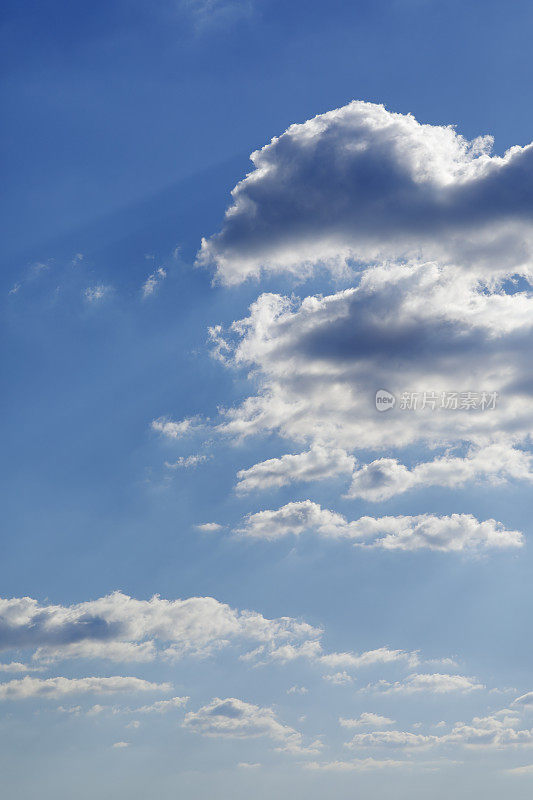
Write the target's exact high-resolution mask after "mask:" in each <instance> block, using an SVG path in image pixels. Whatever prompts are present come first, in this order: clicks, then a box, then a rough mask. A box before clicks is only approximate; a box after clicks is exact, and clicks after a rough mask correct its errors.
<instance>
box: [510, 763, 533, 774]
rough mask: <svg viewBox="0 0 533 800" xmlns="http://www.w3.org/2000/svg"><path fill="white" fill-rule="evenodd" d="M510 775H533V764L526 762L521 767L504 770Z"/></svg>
mask: <svg viewBox="0 0 533 800" xmlns="http://www.w3.org/2000/svg"><path fill="white" fill-rule="evenodd" d="M504 772H506V773H507V774H508V775H533V764H524V765H523V766H521V767H512V768H511V769H506V770H504Z"/></svg>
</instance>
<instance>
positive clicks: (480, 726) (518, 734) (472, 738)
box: [346, 709, 533, 749]
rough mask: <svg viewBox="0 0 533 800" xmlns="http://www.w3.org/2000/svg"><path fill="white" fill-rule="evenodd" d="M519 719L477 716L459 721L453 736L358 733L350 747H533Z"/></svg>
mask: <svg viewBox="0 0 533 800" xmlns="http://www.w3.org/2000/svg"><path fill="white" fill-rule="evenodd" d="M519 724H520V718H519V717H518V716H516V715H515V714H513V713H512V712H511V711H510V710H509V709H502V710H501V711H497V712H495V713H494V714H491V715H489V716H486V717H474V718H473V720H472V722H471V723H465V722H457V723H456V724H455V725H454V726H453V727H452V730H451V731H450V733H446V734H443V735H441V736H435V735H424V734H418V733H411V732H409V731H399V730H389V731H375V732H373V733H360V734H356V735H355V736H354V737H353V738H352V739H351V740H350V741H349V742H348V743H347V744H346V746H347V747H352V748H359V747H395V748H420V747H430V746H436V745H439V746H440V745H460V746H461V747H467V748H478V749H479V748H493V747H497V748H503V747H513V746H520V745H532V744H533V731H531V730H529V729H522V730H521V729H520V728H519Z"/></svg>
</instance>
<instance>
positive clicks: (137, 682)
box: [0, 676, 172, 700]
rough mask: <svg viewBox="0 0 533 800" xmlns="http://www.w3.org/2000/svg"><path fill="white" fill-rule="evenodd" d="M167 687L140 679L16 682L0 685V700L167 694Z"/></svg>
mask: <svg viewBox="0 0 533 800" xmlns="http://www.w3.org/2000/svg"><path fill="white" fill-rule="evenodd" d="M171 689H172V686H171V684H169V683H159V684H158V683H150V682H149V681H145V680H142V679H141V678H131V677H121V676H114V677H112V678H93V677H91V678H62V677H58V678H29V677H26V678H19V679H17V680H12V681H8V682H6V683H0V700H21V699H25V698H27V697H44V698H48V697H50V698H56V697H64V696H67V695H72V694H74V695H77V694H87V693H91V694H112V693H115V692H153V691H160V692H168V691H170V690H171Z"/></svg>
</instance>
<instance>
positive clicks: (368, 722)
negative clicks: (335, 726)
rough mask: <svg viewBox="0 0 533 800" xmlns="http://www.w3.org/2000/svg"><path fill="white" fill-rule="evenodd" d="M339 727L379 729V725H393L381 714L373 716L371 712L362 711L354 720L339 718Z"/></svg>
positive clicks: (392, 722)
mask: <svg viewBox="0 0 533 800" xmlns="http://www.w3.org/2000/svg"><path fill="white" fill-rule="evenodd" d="M339 725H342V727H343V728H362V727H365V726H368V727H372V728H379V726H380V725H394V720H393V719H390V718H389V717H384V716H382V715H381V714H374V713H373V712H372V711H363V713H362V714H360V715H359V716H358V717H356V718H355V719H346V718H345V717H339Z"/></svg>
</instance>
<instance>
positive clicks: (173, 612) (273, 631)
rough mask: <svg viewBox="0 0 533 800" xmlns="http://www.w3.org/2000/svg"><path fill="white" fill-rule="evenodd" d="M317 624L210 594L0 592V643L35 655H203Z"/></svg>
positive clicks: (314, 632) (287, 636) (286, 638)
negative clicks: (63, 602)
mask: <svg viewBox="0 0 533 800" xmlns="http://www.w3.org/2000/svg"><path fill="white" fill-rule="evenodd" d="M320 635H321V631H320V630H319V629H317V628H313V627H312V626H311V625H308V624H307V623H305V622H300V621H298V620H296V619H292V618H290V617H282V618H280V619H275V620H269V619H266V618H265V617H263V616H262V615H261V614H258V613H255V612H253V611H247V610H244V611H239V610H236V609H232V608H231V607H230V606H228V605H226V604H224V603H220V602H218V601H217V600H215V599H214V598H212V597H191V598H188V599H186V600H164V599H162V598H160V597H158V596H154V597H152V599H151V600H137V599H135V598H132V597H129V596H128V595H125V594H122V593H121V592H114V593H113V594H110V595H107V596H105V597H102V598H100V599H98V600H91V601H88V602H84V603H78V604H74V605H71V606H60V605H41V604H39V603H38V602H37V601H36V600H33V599H32V598H29V597H23V598H13V599H9V600H8V599H0V649H3V650H9V649H23V648H28V649H29V648H31V649H33V650H35V655H34V658H35V659H36V660H37V661H50V660H57V659H60V658H77V657H90V658H111V659H114V660H119V661H122V660H124V661H126V660H141V661H147V660H152V659H153V658H155V657H156V656H157V655H160V656H162V657H166V658H172V659H174V658H179V657H182V656H185V655H192V656H203V655H208V654H210V653H213V652H214V651H216V650H218V649H220V648H221V647H225V646H228V645H229V644H230V643H231V644H233V645H234V646H237V645H240V646H244V647H247V646H249V645H250V644H253V645H262V646H264V648H265V651H267V650H268V649H269V648H275V647H278V646H280V645H282V644H285V643H291V644H294V645H296V644H301V643H303V642H310V643H312V642H314V641H316V640H317V637H319V636H320Z"/></svg>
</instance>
